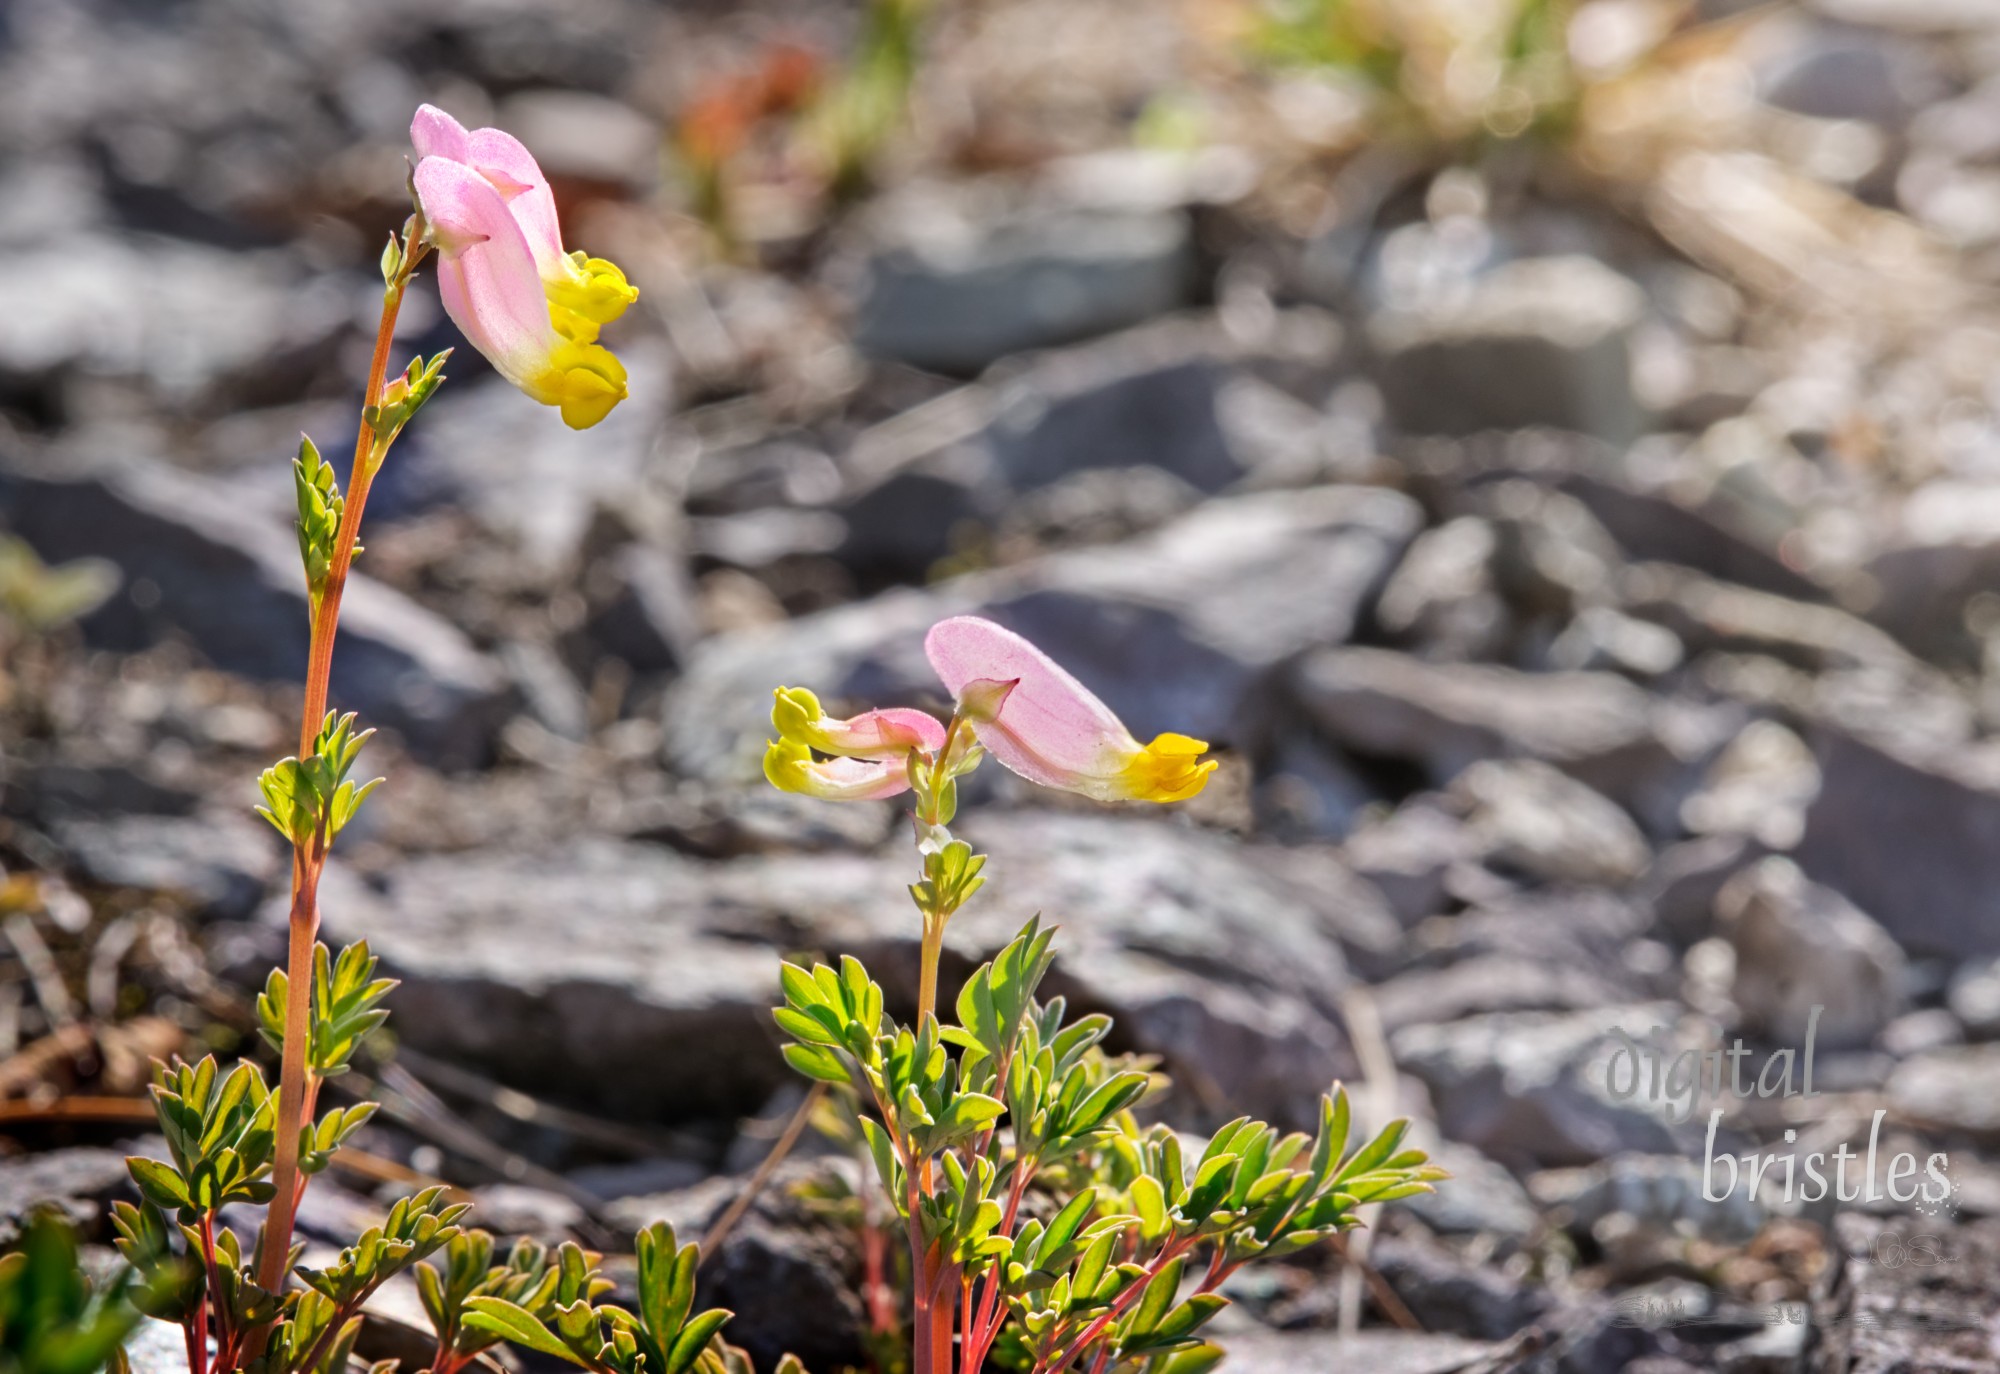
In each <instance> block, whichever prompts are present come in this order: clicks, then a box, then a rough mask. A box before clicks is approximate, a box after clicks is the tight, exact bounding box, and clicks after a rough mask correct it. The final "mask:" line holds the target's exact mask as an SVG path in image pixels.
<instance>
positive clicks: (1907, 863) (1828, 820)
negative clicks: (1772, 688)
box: [1794, 723, 2000, 958]
mask: <svg viewBox="0 0 2000 1374" xmlns="http://www.w3.org/2000/svg"><path fill="white" fill-rule="evenodd" d="M1812 739H1813V744H1814V747H1815V749H1814V751H1815V753H1816V755H1817V756H1818V759H1819V766H1820V777H1821V784H1820V791H1819V796H1818V798H1817V799H1816V800H1815V801H1814V802H1813V805H1812V809H1811V810H1810V811H1808V812H1807V813H1806V829H1805V835H1804V837H1803V838H1802V839H1801V840H1800V842H1799V845H1798V848H1797V850H1796V851H1795V852H1794V858H1796V859H1797V861H1798V864H1799V867H1800V868H1802V869H1804V870H1805V872H1806V875H1807V876H1808V877H1810V878H1812V879H1813V880H1814V881H1816V882H1821V883H1825V884H1826V885H1827V886H1828V887H1831V888H1833V889H1835V890H1836V891H1838V892H1840V893H1842V894H1843V895H1844V896H1846V897H1847V899H1848V900H1849V901H1851V902H1853V903H1854V904H1855V905H1856V906H1858V907H1860V908H1861V909H1862V910H1863V911H1866V912H1867V913H1868V914H1869V915H1871V916H1873V917H1874V918H1875V919H1876V920H1877V921H1879V922H1881V924H1882V926H1883V927H1884V928H1885V929H1886V930H1887V931H1888V932H1889V934H1890V935H1892V936H1893V937H1895V939H1896V942H1897V943H1898V944H1900V945H1901V946H1902V947H1903V948H1904V949H1905V950H1907V951H1908V952H1910V953H1911V954H1917V955H1925V954H1937V955H1946V956H1950V957H1954V958H1966V957H1969V956H1974V955H1981V954H1996V953H2000V874H1997V873H1996V872H1995V871H1994V867H1993V864H1994V857H1993V856H1995V855H2000V790H1996V789H1995V788H1994V787H1993V786H1991V785H1990V784H1989V783H1987V782H1986V781H1984V780H1983V779H1982V778H1981V777H1980V776H1979V775H1978V774H1977V773H1976V772H1974V771H1973V769H1972V768H1971V766H1970V765H1971V763H1972V761H1971V760H1968V759H1965V758H1963V757H1932V756H1931V755H1929V754H1927V753H1921V752H1918V751H1916V750H1913V749H1908V748H1905V747H1902V746H1900V745H1898V744H1894V743H1891V742H1888V741H1886V740H1879V739H1874V740H1871V739H1864V738H1863V737H1861V736H1860V735H1858V734H1855V733H1851V732H1850V731H1848V730H1846V729H1844V728H1840V727H1838V726H1835V725H1832V724H1829V723H1822V724H1821V725H1820V726H1818V727H1817V728H1816V729H1815V730H1814V731H1813V733H1812ZM1959 752H1960V753H1961V754H1962V753H1963V751H1959ZM1856 836H1866V837H1867V843H1865V844H1861V843H1856V840H1855V837H1856Z"/></svg>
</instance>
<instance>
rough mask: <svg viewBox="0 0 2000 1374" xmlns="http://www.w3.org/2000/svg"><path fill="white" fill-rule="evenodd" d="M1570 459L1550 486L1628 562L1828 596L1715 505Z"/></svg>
mask: <svg viewBox="0 0 2000 1374" xmlns="http://www.w3.org/2000/svg"><path fill="white" fill-rule="evenodd" d="M1569 461H1570V462H1572V463H1575V464H1576V466H1575V467H1574V468H1572V470H1570V471H1567V472H1564V473H1563V474H1562V475H1560V476H1558V477H1556V478H1555V479H1554V482H1555V485H1556V486H1558V487H1560V488H1561V489H1562V490H1563V491H1565V492H1567V493H1568V494H1569V495H1571V496H1574V497H1575V498H1576V499H1577V500H1579V501H1581V502H1582V503H1583V504H1584V505H1585V506H1586V507H1588V508H1589V510H1590V513H1591V514H1592V515H1594V516H1596V517H1597V520H1598V523H1599V524H1601V525H1603V526H1604V528H1605V529H1606V530H1607V531H1609V532H1610V534H1611V537H1612V538H1613V539H1615V540H1617V541H1618V547H1619V548H1621V549H1623V550H1624V551H1625V555H1626V557H1627V558H1630V559H1635V560H1641V561H1646V562H1661V563H1668V564H1678V565H1680V566H1682V567H1685V568H1692V569H1694V570H1696V571H1697V572H1702V573H1706V574H1707V575H1708V576H1710V577H1712V578H1716V579H1719V580H1720V581H1722V582H1725V583H1735V584H1738V585H1741V586H1744V587H1749V588H1752V589H1754V590H1757V591H1764V592H1771V593H1773V594H1775V595H1778V596H1783V597H1789V598H1792V599H1794V600H1798V601H1806V602H1812V601H1824V600H1825V599H1826V598H1827V590H1826V588H1824V587H1822V586H1820V585H1819V584H1818V583H1817V582H1815V581H1813V580H1812V579H1811V578H1810V577H1807V576H1806V575H1805V574H1804V573H1801V572H1799V571H1797V570H1796V569H1794V568H1793V567H1792V566H1791V565H1790V564H1788V563H1786V562H1785V561H1784V559H1782V558H1781V557H1779V556H1778V552H1777V549H1776V547H1775V542H1774V541H1772V540H1769V539H1766V538H1764V537H1763V536H1762V535H1761V534H1757V533H1753V532H1750V531H1748V530H1746V529H1745V528H1744V524H1745V522H1743V521H1742V520H1740V519H1736V518H1733V517H1731V515H1730V514H1729V513H1728V512H1727V511H1726V510H1725V509H1722V508H1720V507H1718V506H1717V505H1716V504H1715V503H1714V502H1708V503H1702V504H1691V503H1689V502H1686V501H1683V500H1681V499H1678V498H1677V497H1675V496H1674V495H1673V494H1671V493H1669V492H1665V491H1654V490H1647V489H1644V488H1641V487H1637V486H1634V485H1631V484H1629V483H1625V482H1621V481H1619V480H1617V479H1616V478H1614V477H1612V476H1610V475H1609V474H1607V473H1606V472H1604V471H1603V469H1602V465H1601V464H1599V465H1589V464H1587V463H1584V462H1579V461H1578V460H1577V459H1576V457H1575V456H1574V455H1571V456H1570V458H1569ZM1669 628H1670V629H1677V628H1678V627H1675V626H1669ZM1682 638H1683V639H1685V638H1686V636H1685V635H1683V636H1682Z"/></svg>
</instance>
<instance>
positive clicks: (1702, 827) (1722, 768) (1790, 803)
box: [1681, 720, 1820, 849]
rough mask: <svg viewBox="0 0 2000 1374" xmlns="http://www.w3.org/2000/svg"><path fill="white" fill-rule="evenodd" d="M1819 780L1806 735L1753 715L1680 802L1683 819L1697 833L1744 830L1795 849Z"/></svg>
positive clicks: (1760, 839) (1761, 840) (1773, 844)
mask: <svg viewBox="0 0 2000 1374" xmlns="http://www.w3.org/2000/svg"><path fill="white" fill-rule="evenodd" d="M1819 786H1820V777H1819V764H1818V763H1817V762H1816V761H1815V760H1814V758H1813V754H1812V750H1811V749H1810V748H1808V747H1807V746H1806V743H1805V741H1804V740H1802V739H1800V738H1799V737H1798V736H1797V735H1795V734H1793V733H1792V732H1791V731H1790V730H1788V729H1786V728H1785V727H1784V726H1782V725H1780V724H1778V723H1777V722H1776V721H1770V720H1757V721H1752V722H1751V723H1750V724H1748V725H1746V726H1745V727H1743V731H1742V733H1741V734H1739V735H1737V736H1736V738H1735V739H1733V740H1731V741H1730V743H1729V747H1728V748H1727V749H1724V750H1723V751H1722V753H1721V754H1720V755H1718V756H1717V757H1716V760H1715V762H1714V763H1713V764H1711V765H1710V766H1709V769H1708V771H1707V773H1706V774H1704V775H1703V777H1702V786H1701V790H1699V791H1697V792H1695V793H1694V794H1693V795H1691V796H1689V797H1688V799H1687V800H1686V801H1685V802H1682V803H1681V820H1682V821H1683V822H1685V823H1686V825H1687V828H1688V829H1689V830H1691V831H1693V832H1694V833H1695V834H1697V835H1709V834H1719V833H1736V834H1744V835H1750V836H1752V837H1754V838H1755V839H1756V840H1757V841H1758V842H1759V843H1761V844H1764V845H1766V846H1768V847H1770V848H1772V849H1790V848H1791V847H1792V846H1793V845H1795V844H1797V843H1798V842H1799V837H1800V836H1801V835H1803V834H1804V833H1805V828H1806V819H1805V818H1806V809H1807V808H1808V807H1809V806H1811V804H1812V800H1813V798H1814V797H1815V796H1817V795H1818V794H1819Z"/></svg>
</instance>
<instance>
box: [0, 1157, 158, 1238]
mask: <svg viewBox="0 0 2000 1374" xmlns="http://www.w3.org/2000/svg"><path fill="white" fill-rule="evenodd" d="M128 1153H130V1152H129V1151H127V1150H104V1149H99V1148H97V1147H96V1146H94V1145H76V1146H70V1147H68V1148H65V1149H56V1150H47V1151H44V1152H43V1153H40V1154H32V1155H23V1156H20V1157H18V1158H14V1159H9V1160H6V1161H4V1162H0V1243H8V1244H11V1243H12V1242H13V1241H14V1240H15V1239H16V1238H17V1237H18V1236H19V1235H20V1222H21V1219H22V1218H23V1217H24V1216H26V1215H27V1214H28V1213H29V1212H30V1211H31V1210H33V1208H34V1207H35V1206H36V1205H37V1204H39V1203H50V1204H53V1205H54V1206H56V1207H57V1208H59V1209H60V1210H61V1211H62V1212H63V1213H64V1214H65V1215H66V1216H68V1217H69V1218H70V1219H71V1220H73V1221H74V1222H76V1224H77V1225H78V1226H79V1227H80V1228H83V1229H84V1231H85V1233H86V1234H87V1235H94V1234H96V1233H97V1231H98V1228H99V1226H100V1223H102V1222H103V1221H104V1219H105V1213H106V1211H107V1209H108V1206H109V1204H110V1203H111V1202H112V1201H113V1200H114V1199H116V1198H128V1199H136V1197H137V1189H135V1188H133V1187H132V1183H131V1177H130V1175H129V1174H128V1173H127V1172H126V1169H125V1156H126V1154H128ZM107 1229H108V1228H107Z"/></svg>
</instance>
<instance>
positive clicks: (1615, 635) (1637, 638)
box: [1548, 606, 1685, 681]
mask: <svg viewBox="0 0 2000 1374" xmlns="http://www.w3.org/2000/svg"><path fill="white" fill-rule="evenodd" d="M1684 656H1685V651H1684V650H1683V648H1682V646H1681V642H1680V640H1678V639H1676V638H1675V637H1674V635H1673V632H1672V631H1671V630H1666V629H1662V628H1661V627H1660V626H1658V625H1649V624H1647V623H1646V622H1645V621H1643V620H1635V619H1633V618H1632V617H1631V616H1629V615H1623V614H1620V613H1619V612H1617V611H1614V610H1612V609H1611V608H1610V607H1609V606H1586V607H1584V608H1583V609H1582V610H1580V611H1578V612H1577V615H1576V619H1575V620H1572V621H1571V622H1570V623H1569V627H1568V628H1567V629H1565V630H1564V631H1563V632H1562V633H1561V634H1560V635H1558V636H1557V637H1556V640H1555V642H1554V643H1553V644H1551V645H1549V654H1548V661H1549V666H1550V667H1551V668H1554V669H1556V670H1557V671H1558V672H1594V671H1597V670H1599V669H1609V670H1611V671H1613V672H1619V673H1624V674H1626V675H1627V676H1630V677H1634V678H1638V679H1640V680H1642V681H1644V680H1648V679H1652V678H1659V677H1664V676H1666V675H1667V674H1668V673H1671V672H1672V671H1673V670H1674V669H1676V668H1678V667H1680V666H1681V660H1682V658H1683V657H1684Z"/></svg>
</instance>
